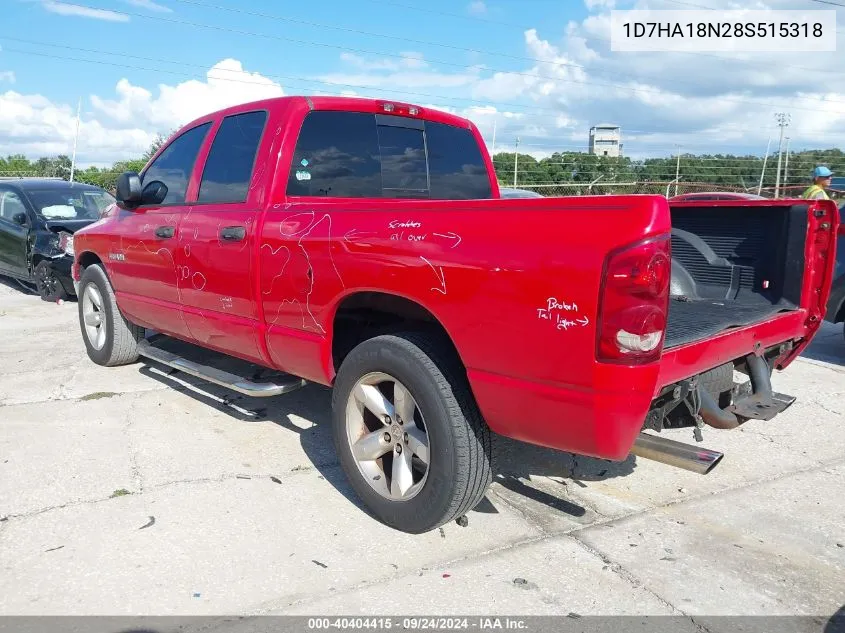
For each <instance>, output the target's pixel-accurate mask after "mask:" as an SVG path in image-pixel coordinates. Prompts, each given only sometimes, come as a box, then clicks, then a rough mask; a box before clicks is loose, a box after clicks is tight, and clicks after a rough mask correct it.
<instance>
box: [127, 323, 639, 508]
mask: <svg viewBox="0 0 845 633" xmlns="http://www.w3.org/2000/svg"><path fill="white" fill-rule="evenodd" d="M162 346H166V348H167V349H169V350H170V351H172V352H174V353H177V354H180V355H182V356H185V357H188V358H191V359H193V360H197V361H199V362H205V363H207V364H213V365H214V366H215V367H218V368H220V369H224V370H226V371H230V372H232V373H236V374H238V375H245V376H250V375H253V373H254V372H256V371H257V370H259V369H260V368H258V367H257V366H255V365H252V364H250V363H245V362H243V361H240V360H238V359H233V358H229V357H221V356H217V355H214V354H213V353H209V352H207V351H206V350H203V349H202V348H199V347H197V346H194V345H189V344H187V343H183V342H181V341H175V340H173V339H167V341H166V343H164V344H162ZM153 368H155V369H153ZM139 371H140V372H141V373H142V374H143V375H145V376H148V377H150V378H153V379H155V380H157V381H159V382H161V383H162V384H165V385H167V386H168V387H170V388H175V389H178V390H179V391H182V392H183V393H186V394H188V395H190V396H192V397H194V398H196V399H197V400H199V401H201V402H203V403H205V404H207V405H209V406H211V407H214V408H216V409H217V410H218V411H222V412H224V413H226V414H227V415H229V416H231V417H232V418H234V419H237V420H240V421H242V422H267V421H269V422H273V423H274V424H276V425H277V426H278V427H279V428H280V429H284V430H285V431H288V432H294V433H296V434H297V435H298V436H299V441H300V444H301V446H302V450H303V451H304V452H305V454H306V456H307V457H308V459H309V460H310V461H311V463H312V464H313V466H314V468H316V469H317V471H318V472H319V473H320V474H321V475H322V476H323V477H324V478H325V479H326V481H328V482H329V483H330V484H332V486H334V488H335V489H337V491H338V492H340V493H341V494H342V495H343V496H344V497H346V498H347V499H348V500H349V501H350V502H351V503H353V504H354V505H356V506H357V507H358V508H360V509H362V510H364V507H363V505H362V504H361V502H360V501H359V499H358V497H357V496H356V495H355V493H354V491H353V490H352V488H351V486H350V485H349V483H348V482H347V480H346V476H345V474H344V473H343V470H342V469H341V468H340V464H339V462H338V460H337V458H336V456H335V451H334V444H333V439H332V432H331V393H332V392H331V389H330V388H328V387H324V386H322V385H316V384H309V385H307V386H306V387H304V388H302V389H299V390H297V391H294V392H292V393H290V394H287V395H284V396H279V397H274V398H266V399H265V398H251V397H246V396H240V395H238V394H233V393H232V392H230V391H228V390H226V389H223V388H221V387H217V386H215V385H209V384H208V383H204V382H203V381H201V380H198V379H195V378H192V377H190V376H187V375H185V374H182V373H179V372H175V373H174V374H172V376H170V377H167V376H164V375H162V373H167V372H168V371H169V368H167V367H164V366H160V365H155V364H152V363H150V364H147V363H144V364H142V365H141V366H140V369H139ZM268 371H269V370H268ZM175 380H178V381H179V382H175ZM180 383H181V384H180ZM220 400H225V402H221V401H220ZM227 403H228V404H227ZM232 405H234V406H236V407H238V408H240V409H242V410H244V411H247V412H251V413H252V415H249V414H247V413H243V412H241V411H238V410H236V409H235V408H233V406H232ZM306 421H307V422H306ZM308 422H310V423H311V425H310V426H308ZM494 449H495V456H496V466H495V470H494V481H495V482H496V483H498V484H499V485H501V486H502V487H503V488H505V489H507V490H508V491H510V492H512V493H516V494H517V495H521V496H523V497H525V498H528V499H531V500H533V501H535V502H538V503H541V504H543V505H545V506H547V507H548V508H550V509H551V510H553V511H555V512H557V513H560V514H563V515H566V516H569V517H575V518H578V517H583V516H584V515H585V514H586V509H585V508H583V507H582V506H580V505H578V504H576V503H573V502H572V501H571V500H569V499H568V498H567V494H566V486H565V485H564V483H567V484H568V483H574V484H575V485H576V486H581V487H586V485H585V484H584V483H583V482H584V481H601V480H605V479H611V478H615V477H624V476H627V475H629V474H631V473H632V472H633V470H634V468H635V466H636V462H635V458H634V457H633V456H632V457H629V458H628V459H626V460H625V461H623V462H612V461H608V460H603V459H595V458H591V457H585V456H581V455H573V454H571V453H566V452H562V451H557V450H554V449H548V448H543V447H539V446H533V445H530V444H525V443H522V442H517V441H514V440H510V439H507V438H504V437H501V436H494ZM537 477H547V478H554V479H557V480H561V479H563V480H567V482H562V481H558V482H554V479H552V480H548V481H549V482H551V483H546V484H545V485H542V486H538V485H536V483H535V482H534V481H532V480H535V479H536V478H537ZM556 484H559V485H560V494H555V485H556ZM474 511H475V512H482V513H495V512H497V511H496V508H495V506H494V505H493V504H492V503H491V502H490V501H489V500H488V499H486V498H485V499H484V500H482V502H481V503H480V504H479V505H478V506H477V507H476V508H475V510H474Z"/></svg>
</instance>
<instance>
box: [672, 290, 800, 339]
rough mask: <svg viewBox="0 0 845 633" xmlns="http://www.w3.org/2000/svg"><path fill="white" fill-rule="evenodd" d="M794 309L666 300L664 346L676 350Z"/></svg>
mask: <svg viewBox="0 0 845 633" xmlns="http://www.w3.org/2000/svg"><path fill="white" fill-rule="evenodd" d="M793 309H794V306H792V305H791V304H789V303H788V302H786V301H781V302H779V303H776V304H772V303H769V302H767V301H760V302H759V303H752V304H747V303H739V302H736V301H729V300H718V299H696V300H692V301H677V300H675V299H672V300H670V301H669V323H668V326H667V328H666V342H665V345H664V346H665V347H667V348H669V347H678V346H679V345H685V344H686V343H692V342H694V341H700V340H701V339H705V338H708V337H710V336H714V335H716V334H718V333H719V332H721V331H722V330H726V329H728V328H732V327H743V326H746V325H750V324H752V323H757V322H760V321H764V320H766V319H768V318H770V317H772V316H774V315H776V314H777V313H778V312H788V311H790V310H793Z"/></svg>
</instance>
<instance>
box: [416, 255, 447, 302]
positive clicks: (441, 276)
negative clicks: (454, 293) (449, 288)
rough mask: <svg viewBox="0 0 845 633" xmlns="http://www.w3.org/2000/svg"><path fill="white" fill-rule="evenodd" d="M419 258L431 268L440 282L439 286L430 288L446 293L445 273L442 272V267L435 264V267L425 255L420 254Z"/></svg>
mask: <svg viewBox="0 0 845 633" xmlns="http://www.w3.org/2000/svg"><path fill="white" fill-rule="evenodd" d="M420 259H421V260H423V261H424V262H425V263H426V264H428V265H429V266H430V267H431V270H433V271H434V274H435V275H436V276H437V281H439V282H440V288H432V290H434V291H435V292H440V293H442V294H444V295H445V294H446V275H445V274H444V273H443V267H442V266H437V267H436V268H435V266H434V264H432V263H431V262H430V261H428V260H427V259H426V258H425V257H423V256H422V255H420Z"/></svg>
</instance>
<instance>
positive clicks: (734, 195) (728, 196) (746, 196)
mask: <svg viewBox="0 0 845 633" xmlns="http://www.w3.org/2000/svg"><path fill="white" fill-rule="evenodd" d="M695 200H767V198H764V197H763V196H758V195H756V194H753V193H739V192H736V191H698V192H695V193H681V194H678V195H677V196H672V197H671V198H669V201H670V202H684V201H695Z"/></svg>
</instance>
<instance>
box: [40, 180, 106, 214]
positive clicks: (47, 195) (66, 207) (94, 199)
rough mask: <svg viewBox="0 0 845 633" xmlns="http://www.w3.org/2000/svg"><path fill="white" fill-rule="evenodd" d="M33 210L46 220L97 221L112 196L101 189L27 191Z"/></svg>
mask: <svg viewBox="0 0 845 633" xmlns="http://www.w3.org/2000/svg"><path fill="white" fill-rule="evenodd" d="M27 195H28V196H29V199H30V200H31V201H32V204H33V205H35V209H36V210H37V211H38V213H40V214H41V215H43V216H44V217H45V218H47V219H48V220H99V219H100V216H101V215H102V213H103V211H105V209H106V208H107V207H108V206H109V205H111V204H112V203H113V202H114V201H115V199H114V196H112V195H111V194H109V193H108V192H107V191H104V190H102V189H100V190H98V189H84V190H83V189H76V190H73V189H70V188H68V189H35V190H31V191H27Z"/></svg>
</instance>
